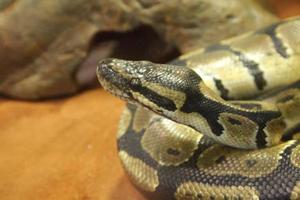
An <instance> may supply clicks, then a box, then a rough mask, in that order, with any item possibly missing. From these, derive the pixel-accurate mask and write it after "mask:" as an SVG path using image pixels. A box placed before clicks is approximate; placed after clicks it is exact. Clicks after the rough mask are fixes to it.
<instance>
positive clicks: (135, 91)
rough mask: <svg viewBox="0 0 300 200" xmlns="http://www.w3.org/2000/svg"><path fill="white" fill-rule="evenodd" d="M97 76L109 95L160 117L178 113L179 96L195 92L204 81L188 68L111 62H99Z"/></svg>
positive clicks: (148, 63)
mask: <svg viewBox="0 0 300 200" xmlns="http://www.w3.org/2000/svg"><path fill="white" fill-rule="evenodd" d="M97 76H98V79H99V81H100V83H101V84H102V86H103V87H104V89H105V90H107V91H108V92H110V93H112V94H113V95H115V96H118V97H120V98H122V99H125V100H126V101H128V102H131V103H137V104H141V105H143V106H145V107H147V108H149V109H151V110H153V111H155V112H157V113H163V112H164V111H166V110H167V111H175V110H176V109H177V106H176V103H178V102H179V101H182V97H180V94H184V93H186V92H193V91H192V90H193V88H195V91H196V90H197V87H198V84H199V81H200V80H201V79H200V77H199V76H198V75H197V74H196V73H195V72H194V71H192V70H191V69H188V68H186V67H181V66H176V65H165V64H154V63H152V62H148V61H126V60H120V59H111V58H109V59H105V60H102V61H100V62H99V64H98V67H97ZM194 86H196V87H194ZM177 94H178V95H177Z"/></svg>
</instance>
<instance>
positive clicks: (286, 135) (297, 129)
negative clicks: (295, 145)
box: [282, 123, 300, 141]
mask: <svg viewBox="0 0 300 200" xmlns="http://www.w3.org/2000/svg"><path fill="white" fill-rule="evenodd" d="M297 133H300V123H299V124H296V125H295V126H293V127H292V128H290V129H289V130H288V131H286V132H285V133H284V134H283V136H282V141H288V140H291V139H292V138H293V136H294V135H295V134H297Z"/></svg>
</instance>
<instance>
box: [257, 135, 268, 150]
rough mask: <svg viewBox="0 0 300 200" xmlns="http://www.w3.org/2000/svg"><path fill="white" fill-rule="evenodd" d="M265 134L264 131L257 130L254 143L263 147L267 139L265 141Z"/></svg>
mask: <svg viewBox="0 0 300 200" xmlns="http://www.w3.org/2000/svg"><path fill="white" fill-rule="evenodd" d="M266 138H267V135H266V133H265V132H264V131H259V132H258V133H257V135H256V144H257V147H258V148H263V147H265V146H266V144H267V141H266Z"/></svg>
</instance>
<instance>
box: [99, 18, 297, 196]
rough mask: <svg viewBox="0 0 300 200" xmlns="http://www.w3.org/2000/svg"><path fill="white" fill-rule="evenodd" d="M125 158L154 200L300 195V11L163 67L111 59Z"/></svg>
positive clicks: (102, 64) (107, 69)
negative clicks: (122, 104) (121, 107)
mask: <svg viewBox="0 0 300 200" xmlns="http://www.w3.org/2000/svg"><path fill="white" fill-rule="evenodd" d="M96 73H97V76H98V79H99V81H100V83H101V85H102V86H103V87H104V89H105V90H107V91H108V92H110V93H112V94H113V95H115V96H117V97H119V98H121V99H123V100H125V101H127V102H128V103H127V106H126V107H125V109H124V111H123V113H122V115H121V119H120V123H119V129H118V133H117V143H118V154H119V157H120V160H121V163H122V165H123V167H124V170H125V172H126V173H127V175H128V176H129V178H130V180H131V181H132V182H133V184H134V185H135V186H136V187H137V188H138V189H139V190H140V191H141V192H142V194H143V195H144V196H145V197H146V198H148V199H154V200H159V199H163V200H172V199H176V200H200V199H209V200H216V199H224V200H228V199H236V200H241V199H300V141H299V139H300V17H294V18H289V19H286V20H282V21H279V22H276V23H274V24H271V25H269V26H266V27H264V28H261V29H259V30H256V31H252V32H247V33H244V34H242V35H239V36H235V37H233V38H230V39H225V40H222V41H220V42H218V43H216V44H212V45H209V46H206V47H202V48H200V49H197V50H194V51H192V52H190V53H187V54H183V55H182V56H180V57H178V58H177V59H175V60H173V61H171V62H169V63H167V64H159V63H152V62H150V61H129V60H122V59H116V58H106V59H104V60H101V61H99V63H98V66H97V70H96Z"/></svg>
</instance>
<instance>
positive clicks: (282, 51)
mask: <svg viewBox="0 0 300 200" xmlns="http://www.w3.org/2000/svg"><path fill="white" fill-rule="evenodd" d="M280 24H282V22H279V23H276V24H272V25H271V26H268V27H266V28H263V29H261V30H259V31H257V33H260V34H266V35H268V36H270V38H271V39H272V42H273V44H274V47H275V49H276V51H277V53H278V54H279V55H281V56H282V57H283V58H288V57H289V55H288V53H287V49H286V47H285V46H284V43H283V42H282V41H281V39H280V38H279V37H278V36H277V35H276V28H277V27H278V25H280Z"/></svg>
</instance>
